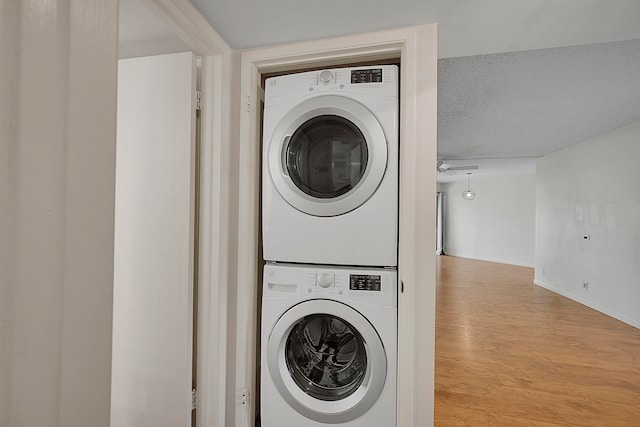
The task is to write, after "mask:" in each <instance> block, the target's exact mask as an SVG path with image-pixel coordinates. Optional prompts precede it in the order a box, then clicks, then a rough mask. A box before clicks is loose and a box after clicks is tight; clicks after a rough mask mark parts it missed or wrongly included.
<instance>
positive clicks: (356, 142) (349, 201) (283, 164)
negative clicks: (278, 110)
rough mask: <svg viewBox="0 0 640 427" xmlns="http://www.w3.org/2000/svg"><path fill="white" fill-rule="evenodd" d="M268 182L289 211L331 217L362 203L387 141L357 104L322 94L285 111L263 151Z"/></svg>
mask: <svg viewBox="0 0 640 427" xmlns="http://www.w3.org/2000/svg"><path fill="white" fill-rule="evenodd" d="M268 157H269V159H268V162H269V163H268V164H269V172H270V175H271V179H272V180H273V183H274V185H275V187H276V188H277V189H278V192H279V193H280V194H281V195H282V197H283V198H284V199H285V200H286V201H287V202H288V203H289V204H290V205H291V206H293V207H294V208H296V209H298V210H300V211H302V212H305V213H307V214H310V215H315V216H336V215H342V214H344V213H347V212H350V211H352V210H354V209H356V208H357V207H359V206H360V205H362V204H363V203H364V202H366V201H367V200H368V199H369V198H370V197H371V196H372V195H373V194H374V193H375V191H376V189H377V188H378V186H379V185H380V182H381V181H382V178H383V177H384V172H385V170H386V167H387V141H386V138H385V135H384V131H383V130H382V127H381V126H380V123H379V122H378V120H377V119H376V118H375V116H374V115H373V114H372V113H371V111H369V110H368V109H367V108H366V107H365V106H363V105H362V104H360V103H359V102H357V101H354V100H353V99H350V98H345V97H343V96H336V95H324V96H318V97H315V98H311V99H308V100H306V101H304V102H302V103H300V104H298V105H297V106H296V107H294V108H293V109H291V110H290V111H289V112H288V113H287V114H286V115H285V116H284V117H283V118H282V120H281V121H280V123H278V125H277V126H276V128H275V130H274V132H273V134H272V136H271V139H270V142H269V151H268Z"/></svg>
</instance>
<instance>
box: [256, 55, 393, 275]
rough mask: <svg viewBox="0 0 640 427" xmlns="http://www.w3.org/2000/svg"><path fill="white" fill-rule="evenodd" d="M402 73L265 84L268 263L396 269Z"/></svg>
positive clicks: (290, 78) (361, 70)
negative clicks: (399, 79) (394, 267)
mask: <svg viewBox="0 0 640 427" xmlns="http://www.w3.org/2000/svg"><path fill="white" fill-rule="evenodd" d="M398 87H399V82H398V67H396V66H395V65H385V66H373V67H354V68H340V69H330V70H319V71H312V72H305V73H298V74H291V75H284V76H278V77H273V78H269V79H267V80H266V81H265V102H264V120H263V123H264V124H263V153H262V159H263V163H262V165H263V167H262V170H263V175H262V227H263V253H264V259H265V260H267V261H279V262H296V263H314V264H330V265H361V266H374V267H377V266H381V267H385V266H397V252H398V244H397V241H398V137H399V129H398Z"/></svg>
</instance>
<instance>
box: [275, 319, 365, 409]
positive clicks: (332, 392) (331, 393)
mask: <svg viewBox="0 0 640 427" xmlns="http://www.w3.org/2000/svg"><path fill="white" fill-rule="evenodd" d="M285 357H286V363H287V368H288V369H289V373H290V374H291V376H292V378H293V380H294V381H295V383H296V384H297V385H298V387H300V389H302V390H303V391H304V392H305V393H307V394H308V395H310V396H312V397H315V398H316V399H320V400H325V401H335V400H340V399H344V398H345V397H348V396H350V395H351V394H353V393H354V392H355V391H356V390H357V389H358V387H360V385H361V384H362V382H363V380H364V378H365V374H366V372H367V353H366V349H365V342H364V338H362V335H360V333H359V332H358V331H357V330H356V329H355V328H354V327H353V326H352V325H351V324H350V323H349V322H347V321H346V320H344V319H341V318H339V317H336V316H332V315H328V314H313V315H309V316H306V317H304V318H303V319H302V320H301V321H300V322H299V323H298V324H296V325H295V326H294V327H293V328H292V330H291V333H290V335H289V338H288V339H287V343H286V347H285Z"/></svg>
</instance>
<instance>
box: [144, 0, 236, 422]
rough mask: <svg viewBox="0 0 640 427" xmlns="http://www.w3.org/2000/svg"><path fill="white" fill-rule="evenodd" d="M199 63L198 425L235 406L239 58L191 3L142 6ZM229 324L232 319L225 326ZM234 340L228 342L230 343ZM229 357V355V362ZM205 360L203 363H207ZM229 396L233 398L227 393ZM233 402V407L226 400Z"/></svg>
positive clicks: (170, 0)
mask: <svg viewBox="0 0 640 427" xmlns="http://www.w3.org/2000/svg"><path fill="white" fill-rule="evenodd" d="M142 2H143V3H144V4H145V5H146V6H147V7H149V9H150V10H151V11H152V12H154V13H155V14H156V15H158V16H159V17H160V18H161V19H162V20H164V21H165V22H166V23H167V25H168V26H169V27H170V28H172V29H173V31H174V32H175V34H176V35H177V36H178V37H180V38H181V39H182V40H183V41H184V42H185V43H186V44H187V46H189V48H190V49H191V50H192V51H193V52H194V53H195V54H196V55H198V56H200V57H201V62H200V78H201V93H202V98H201V132H202V133H201V152H200V158H201V164H200V212H199V215H200V219H199V223H200V225H199V262H198V281H199V286H198V296H197V300H198V331H197V341H198V347H197V355H196V357H197V360H198V373H197V384H198V387H197V395H196V408H197V410H196V416H197V418H196V424H197V425H199V426H211V427H215V426H225V425H228V424H227V422H226V420H227V419H228V414H227V413H228V412H229V409H228V408H233V391H232V390H233V389H232V388H231V387H230V386H229V384H233V383H234V382H233V380H234V378H233V375H229V374H228V372H229V371H228V366H227V365H228V360H233V356H232V354H233V351H234V348H233V346H230V345H229V344H228V343H229V342H231V343H235V337H234V334H235V332H234V329H233V327H232V326H233V321H234V319H235V311H234V309H233V306H234V304H235V294H234V293H233V292H230V290H232V289H233V288H234V286H233V285H232V284H233V283H234V282H235V274H236V272H235V270H236V267H235V266H236V263H235V257H234V256H233V253H234V248H235V246H236V244H235V231H234V229H235V225H234V224H235V223H236V221H235V215H236V214H235V212H234V206H235V205H236V202H235V194H236V193H237V179H236V178H235V176H236V175H235V171H234V170H233V168H232V167H231V166H232V165H233V164H234V163H236V159H237V150H236V149H235V147H236V144H234V143H233V142H232V141H234V140H236V139H237V129H236V128H237V119H236V117H235V116H236V113H235V112H236V111H237V109H238V107H237V106H238V105H239V104H238V101H237V100H236V99H237V93H238V90H239V85H238V84H237V82H238V78H237V77H236V76H237V75H238V70H239V62H238V58H239V56H238V54H237V53H236V52H235V51H233V50H232V49H231V48H230V47H229V45H227V43H226V42H225V41H224V39H222V37H220V35H219V34H217V33H216V31H215V30H214V29H213V28H212V27H211V26H210V25H209V23H208V22H207V21H206V20H205V19H204V18H203V17H202V16H201V15H200V13H199V12H198V11H197V10H196V9H195V8H194V7H193V5H192V4H191V3H190V2H188V1H182V0H142ZM230 320H231V321H230ZM230 340H231V341H230ZM230 355H231V357H230ZM204 361H207V363H204ZM230 390H231V394H230ZM230 400H231V402H229V401H230Z"/></svg>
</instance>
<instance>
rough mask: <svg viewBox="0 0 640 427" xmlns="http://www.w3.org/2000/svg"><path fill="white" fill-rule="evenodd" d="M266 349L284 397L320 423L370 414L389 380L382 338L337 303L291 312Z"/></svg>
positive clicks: (305, 306) (325, 302) (319, 302)
mask: <svg viewBox="0 0 640 427" xmlns="http://www.w3.org/2000/svg"><path fill="white" fill-rule="evenodd" d="M266 350H267V362H268V369H269V373H270V375H271V378H272V379H273V382H274V384H275V386H276V388H277V389H278V392H279V393H280V395H281V396H282V397H283V398H284V399H285V400H286V401H287V403H288V404H289V405H290V406H291V407H292V408H294V409H295V410H296V411H298V412H299V413H300V414H302V415H304V416H306V417H307V418H310V419H312V420H314V421H317V422H320V423H330V424H337V423H346V422H348V421H351V420H353V419H355V418H357V417H359V416H361V415H362V414H364V413H366V412H367V411H368V410H369V409H370V408H371V407H372V406H373V405H374V404H375V402H376V401H377V399H378V397H379V396H380V393H382V389H383V387H384V383H385V380H386V376H387V358H386V355H385V351H384V346H383V344H382V341H381V340H380V337H379V336H378V333H377V332H376V331H375V329H374V328H373V326H372V325H371V323H369V321H368V320H367V319H366V318H364V316H362V315H361V314H360V313H359V312H358V311H356V310H354V309H353V308H351V307H349V306H347V305H345V304H342V303H340V302H336V301H331V300H322V299H320V300H309V301H305V302H302V303H300V304H298V305H295V306H294V307H292V308H290V309H289V310H288V311H287V312H286V313H284V314H283V315H282V317H280V319H278V321H277V322H276V325H275V326H274V328H273V330H272V331H271V334H270V336H269V341H268V343H267V348H266Z"/></svg>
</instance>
